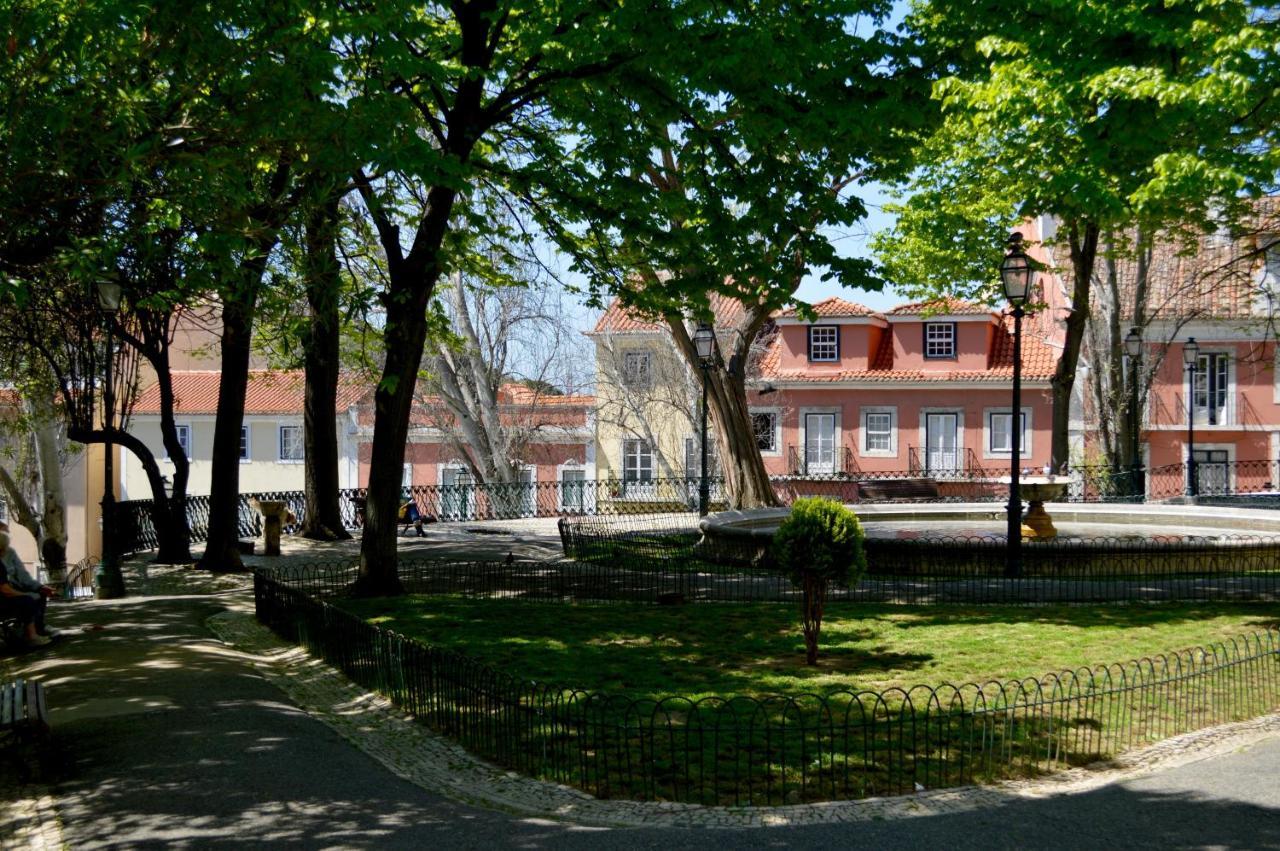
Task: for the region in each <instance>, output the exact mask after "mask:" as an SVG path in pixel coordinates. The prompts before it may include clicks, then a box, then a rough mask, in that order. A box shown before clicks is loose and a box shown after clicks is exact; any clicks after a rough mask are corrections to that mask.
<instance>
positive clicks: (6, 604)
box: [0, 522, 53, 647]
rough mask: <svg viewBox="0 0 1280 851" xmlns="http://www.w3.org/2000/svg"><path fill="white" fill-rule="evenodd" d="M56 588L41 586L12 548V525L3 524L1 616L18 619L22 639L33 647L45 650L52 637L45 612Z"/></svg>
mask: <svg viewBox="0 0 1280 851" xmlns="http://www.w3.org/2000/svg"><path fill="white" fill-rule="evenodd" d="M52 596H53V589H52V588H50V587H49V586H48V585H41V584H40V583H39V582H37V581H36V580H35V579H33V578H32V576H31V574H30V573H28V572H27V569H26V567H25V566H24V565H23V564H22V559H20V558H18V554H17V553H16V552H14V550H13V547H11V546H9V526H8V524H7V523H4V522H0V616H5V617H16V618H17V619H18V623H19V624H21V625H22V633H23V634H22V637H23V638H24V639H26V642H27V645H28V646H30V647H43V646H44V645H46V644H48V643H49V641H50V639H51V638H52V630H50V629H48V628H47V627H46V626H45V623H44V610H45V606H46V604H47V603H48V600H49V598H50V597H52Z"/></svg>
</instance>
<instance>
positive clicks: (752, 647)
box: [341, 596, 1277, 698]
mask: <svg viewBox="0 0 1280 851" xmlns="http://www.w3.org/2000/svg"><path fill="white" fill-rule="evenodd" d="M341 605H342V606H343V607H344V608H346V609H348V610H350V611H352V612H354V613H356V614H358V615H359V616H360V617H362V618H364V619H366V620H369V621H371V622H373V623H377V624H379V625H381V626H384V627H386V628H388V629H391V630H394V631H396V632H399V633H402V634H404V635H407V636H410V637H413V638H417V639H419V640H421V641H423V642H425V643H427V644H430V645H432V646H436V647H441V648H448V649H453V650H457V651H460V652H463V653H466V654H468V655H469V656H472V657H474V658H476V659H478V660H481V661H483V662H486V663H488V664H490V665H492V666H494V667H496V668H498V669H500V670H502V671H504V672H507V673H510V674H515V675H518V676H522V677H526V678H528V679H532V680H536V681H539V682H544V683H552V684H556V685H563V686H569V687H575V688H585V689H591V690H600V691H607V692H609V693H616V694H626V695H630V696H634V697H654V698H656V697H662V696H666V695H672V694H678V695H684V696H702V695H711V694H715V695H720V696H724V697H732V696H739V695H742V696H759V695H766V694H799V693H802V692H809V693H817V694H829V693H831V692H835V691H841V690H849V691H858V690H863V689H866V690H873V691H883V690H884V689H886V688H891V687H902V688H905V687H909V686H913V685H918V684H925V685H931V686H934V685H939V684H941V683H944V682H950V683H956V684H960V683H967V682H979V683H981V682H985V681H988V680H999V681H1007V680H1011V679H1025V678H1027V677H1034V678H1039V677H1040V676H1042V675H1044V674H1046V673H1049V672H1056V671H1062V670H1072V669H1077V668H1082V667H1091V666H1095V665H1099V664H1104V663H1111V662H1122V661H1127V660H1129V659H1137V658H1142V657H1144V656H1149V655H1153V654H1158V653H1167V652H1170V651H1174V650H1178V649H1182V648H1188V647H1196V646H1200V645H1204V644H1208V643H1211V642H1214V641H1219V640H1222V639H1226V638H1230V637H1232V636H1235V635H1240V634H1242V633H1248V632H1253V631H1258V630H1262V629H1265V628H1267V627H1274V626H1276V624H1277V609H1276V607H1275V606H1274V605H1263V604H1258V605H1240V604H1185V605H1182V604H1180V605H1128V606H1115V605H1111V606H1098V607H1085V606H1044V607H1036V608H1034V609H1028V608H1026V607H1012V606H981V607H978V606H974V607H960V606H947V607H940V606H930V607H913V606H882V605H874V604H867V605H863V604H832V605H830V606H829V607H828V611H827V615H826V618H825V619H824V620H823V625H822V640H821V648H822V656H821V658H820V660H819V664H818V665H817V666H813V667H811V666H808V665H806V664H804V639H803V636H802V635H801V631H800V623H799V615H800V612H799V607H798V606H797V605H795V604H776V603H756V604H735V605H715V604H704V605H694V606H680V607H666V606H643V605H616V604H614V605H605V604H589V603H579V604H574V605H559V604H552V605H538V604H531V603H527V602H518V601H504V600H477V599H464V598H457V597H420V596H410V597H402V598H395V599H376V600H347V601H343V602H342V604H341Z"/></svg>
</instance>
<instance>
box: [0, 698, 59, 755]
mask: <svg viewBox="0 0 1280 851" xmlns="http://www.w3.org/2000/svg"><path fill="white" fill-rule="evenodd" d="M0 735H3V736H5V737H6V738H7V739H9V740H10V741H9V742H8V743H7V744H8V746H9V747H10V748H11V749H12V751H13V755H14V759H15V761H16V763H17V765H18V774H19V776H20V777H21V778H22V779H24V780H26V779H29V778H30V776H31V769H30V765H29V763H28V760H27V759H26V753H25V752H26V751H27V749H28V748H29V747H30V746H32V745H35V746H36V747H38V748H40V749H41V753H40V756H41V758H43V757H44V756H45V753H44V750H45V749H44V745H45V744H46V743H47V741H48V738H49V710H48V707H46V705H45V701H44V686H43V685H42V684H40V683H38V682H35V681H34V680H14V681H12V682H8V683H3V684H0Z"/></svg>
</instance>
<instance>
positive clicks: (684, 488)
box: [116, 461, 1280, 552]
mask: <svg viewBox="0 0 1280 851" xmlns="http://www.w3.org/2000/svg"><path fill="white" fill-rule="evenodd" d="M1196 471H1197V473H1196V480H1197V495H1198V496H1197V498H1198V499H1199V501H1201V502H1204V503H1206V504H1222V505H1241V506H1254V507H1260V508H1267V507H1271V508H1280V488H1277V487H1276V485H1275V483H1276V482H1280V464H1277V463H1276V462H1270V461H1238V462H1234V463H1232V464H1222V463H1215V464H1209V463H1207V462H1202V463H1200V464H1197V465H1196ZM1008 472H1009V471H1008V470H1007V469H1003V468H996V467H987V468H978V467H968V468H965V469H963V470H943V471H934V472H929V471H921V470H916V471H902V470H897V471H879V472H875V471H872V472H868V471H861V470H859V471H857V472H850V473H833V474H830V475H807V476H778V477H775V478H774V479H773V485H774V489H775V491H776V493H777V496H778V498H779V499H780V500H781V501H782V502H783V503H784V504H790V503H791V502H792V501H793V500H795V499H797V498H799V497H805V496H825V497H829V498H831V499H836V500H839V501H841V502H845V503H850V504H857V503H867V502H902V501H925V500H927V501H931V502H1005V501H1007V500H1008V486H1007V485H1006V484H1004V483H1003V482H1002V481H1001V480H1002V479H1003V478H1004V477H1006V476H1007V475H1008ZM1028 472H1030V471H1028ZM1066 475H1067V478H1068V481H1069V483H1070V486H1069V489H1068V492H1067V497H1066V499H1067V500H1068V501H1071V502H1113V501H1114V502H1142V501H1165V500H1170V499H1180V498H1182V497H1184V496H1185V494H1186V491H1187V476H1186V468H1185V465H1183V464H1172V465H1165V466H1160V467H1152V468H1150V469H1147V470H1142V471H1140V472H1139V475H1140V477H1141V478H1140V480H1138V479H1135V477H1134V476H1133V475H1132V473H1131V472H1130V471H1128V470H1121V469H1115V468H1111V467H1099V466H1078V467H1073V468H1071V469H1070V470H1069V471H1068V473H1067V474H1066ZM239 499H240V515H239V519H240V534H241V536H242V537H246V538H252V537H257V536H258V535H260V534H262V518H261V516H260V515H259V514H258V512H257V511H256V510H255V509H254V507H253V503H254V501H255V500H282V501H284V502H286V503H288V505H289V509H290V511H291V512H292V513H293V522H292V523H289V524H287V525H286V526H285V532H286V533H291V532H294V531H296V530H297V529H299V528H301V525H302V523H303V521H305V520H306V496H305V495H304V494H303V492H302V491H271V492H264V493H247V494H241V495H240V498H239ZM403 500H404V503H405V504H406V505H407V504H409V503H412V504H413V506H414V508H415V510H416V514H417V515H418V516H419V517H420V518H421V519H422V521H423V522H424V523H436V522H439V523H449V522H475V521H490V520H511V519H518V518H528V517H592V516H614V515H629V514H645V515H648V514H656V513H666V514H683V513H686V512H689V511H692V510H694V509H695V508H696V507H697V504H698V480H697V479H696V478H693V479H687V478H682V479H652V480H649V481H621V480H616V479H600V480H584V481H576V482H572V481H561V482H517V483H509V484H474V483H473V484H457V485H414V486H413V487H410V488H405V490H404V493H403ZM711 500H712V505H711V507H712V510H719V509H722V508H724V507H725V506H726V502H725V490H724V482H723V480H722V479H713V480H712V482H711ZM338 501H339V509H340V511H341V514H342V520H343V523H344V524H345V525H346V527H347V528H348V529H351V530H355V529H359V528H360V527H361V526H363V525H364V510H365V491H364V490H363V489H350V490H343V491H340V492H339V497H338ZM116 512H117V514H116V522H117V524H118V529H119V531H118V534H117V539H118V540H119V541H121V548H122V551H125V552H134V551H138V550H147V549H154V548H155V547H156V546H157V545H158V541H157V539H156V533H155V528H154V525H153V523H152V519H151V501H150V500H131V501H124V502H120V503H118V504H117V507H116ZM186 515H187V524H188V528H190V530H191V540H192V542H193V543H202V542H203V541H205V540H206V538H207V535H208V529H209V497H207V496H188V497H187V499H186ZM407 525H408V524H406V527H407Z"/></svg>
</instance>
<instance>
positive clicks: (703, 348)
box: [693, 322, 716, 517]
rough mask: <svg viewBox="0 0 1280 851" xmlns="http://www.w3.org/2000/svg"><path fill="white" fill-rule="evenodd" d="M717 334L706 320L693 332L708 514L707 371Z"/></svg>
mask: <svg viewBox="0 0 1280 851" xmlns="http://www.w3.org/2000/svg"><path fill="white" fill-rule="evenodd" d="M715 345H716V334H715V331H713V330H712V329H711V326H710V325H708V324H707V323H705V322H700V323H698V328H697V330H696V331H694V332H693V347H694V349H695V350H696V352H697V355H698V365H699V366H701V367H702V471H701V472H702V477H701V478H700V479H699V480H698V514H699V515H700V516H702V517H706V516H707V510H708V506H709V504H710V502H711V481H710V480H709V479H708V478H707V383H708V381H709V379H708V376H707V371H708V370H709V369H711V363H712V359H713V357H714V355H715Z"/></svg>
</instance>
